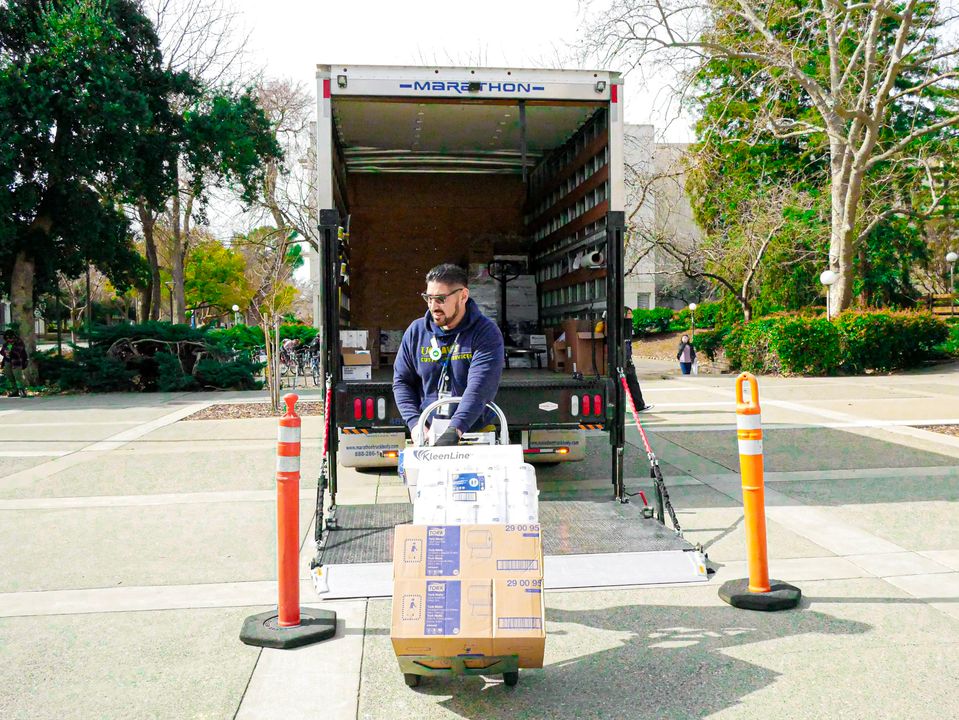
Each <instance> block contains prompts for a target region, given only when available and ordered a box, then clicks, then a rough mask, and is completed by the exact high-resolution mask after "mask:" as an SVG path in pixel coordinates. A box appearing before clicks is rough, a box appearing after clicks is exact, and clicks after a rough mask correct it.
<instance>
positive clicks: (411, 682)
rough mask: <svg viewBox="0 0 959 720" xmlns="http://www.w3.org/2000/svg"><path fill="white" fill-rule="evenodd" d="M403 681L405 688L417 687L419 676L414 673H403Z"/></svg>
mask: <svg viewBox="0 0 959 720" xmlns="http://www.w3.org/2000/svg"><path fill="white" fill-rule="evenodd" d="M403 680H404V681H405V682H406V686H407V687H417V686H418V685H419V684H420V676H419V675H415V674H414V673H403Z"/></svg>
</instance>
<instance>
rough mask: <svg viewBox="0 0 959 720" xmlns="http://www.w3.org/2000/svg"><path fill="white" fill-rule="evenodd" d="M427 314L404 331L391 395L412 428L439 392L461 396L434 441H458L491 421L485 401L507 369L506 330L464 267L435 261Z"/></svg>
mask: <svg viewBox="0 0 959 720" xmlns="http://www.w3.org/2000/svg"><path fill="white" fill-rule="evenodd" d="M422 296H423V299H424V300H425V301H426V306H427V312H426V314H425V315H424V316H423V317H421V318H419V319H418V320H415V321H414V322H413V323H412V324H411V325H410V326H409V327H408V328H407V329H406V332H405V333H404V334H403V341H402V343H401V344H400V349H399V352H398V353H397V355H396V361H395V363H394V365H393V396H394V397H395V398H396V406H397V407H398V408H399V410H400V414H401V415H402V416H403V420H404V421H405V422H406V424H407V425H408V426H409V428H410V430H411V431H412V430H413V428H415V427H416V423H417V421H418V420H419V417H420V412H421V411H422V410H423V409H424V408H425V407H426V406H427V405H429V404H430V403H431V402H433V401H435V400H436V399H437V398H439V397H462V398H463V400H462V401H461V402H460V404H459V405H457V406H453V407H452V408H451V409H452V410H453V415H452V417H451V419H450V424H449V427H448V428H447V429H446V430H445V431H444V432H443V433H442V434H441V435H440V436H439V437H438V438H436V439H435V440H434V443H433V444H434V445H456V444H457V443H459V440H460V438H461V437H462V436H463V433H464V432H469V431H475V430H479V429H482V428H483V427H484V426H486V425H489V424H490V423H491V422H492V416H493V413H492V412H491V411H489V410H487V409H486V403H488V402H491V401H492V400H493V398H494V397H495V396H496V391H497V389H498V388H499V381H500V378H501V377H502V375H503V365H504V359H505V354H504V350H503V334H502V333H501V332H500V330H499V328H498V327H496V325H495V324H494V323H493V321H492V320H490V319H489V318H488V317H486V316H485V315H483V313H482V312H480V309H479V307H477V305H476V303H475V302H474V301H473V300H471V299H470V293H469V288H468V287H467V276H466V271H465V270H463V269H462V268H461V267H458V266H456V265H450V264H444V265H437V266H436V267H435V268H433V269H432V270H430V271H429V272H428V273H427V274H426V292H425V293H422Z"/></svg>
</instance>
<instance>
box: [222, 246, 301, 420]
mask: <svg viewBox="0 0 959 720" xmlns="http://www.w3.org/2000/svg"><path fill="white" fill-rule="evenodd" d="M232 246H233V247H234V248H235V249H237V250H239V252H241V253H242V254H243V256H244V257H245V258H246V277H247V282H248V283H249V284H250V287H251V289H252V291H253V299H252V301H251V303H250V307H249V310H248V313H247V314H248V316H249V317H251V318H252V319H253V321H255V322H256V323H257V324H258V325H259V326H260V327H261V328H262V330H263V338H264V342H265V349H266V380H267V387H268V388H269V391H270V403H271V404H272V406H273V409H274V410H276V409H278V408H279V407H280V383H281V378H280V372H279V346H280V341H279V335H280V323H281V321H282V316H283V314H284V313H286V312H287V311H288V310H290V308H291V307H292V306H293V303H294V301H295V299H296V295H297V289H296V288H295V287H294V286H293V285H292V284H291V283H290V280H291V278H292V275H293V269H294V268H293V265H292V263H291V262H290V258H289V250H290V246H291V242H290V237H289V236H288V235H286V234H284V232H282V231H280V230H277V229H276V228H269V227H261V228H257V229H256V230H254V231H252V232H250V233H248V234H247V235H245V236H243V237H239V238H235V239H234V241H233V245H232Z"/></svg>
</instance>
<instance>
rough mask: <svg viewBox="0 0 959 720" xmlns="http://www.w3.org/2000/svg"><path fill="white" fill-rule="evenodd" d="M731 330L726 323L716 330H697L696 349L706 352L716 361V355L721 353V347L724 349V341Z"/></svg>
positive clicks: (707, 355) (708, 356)
mask: <svg viewBox="0 0 959 720" xmlns="http://www.w3.org/2000/svg"><path fill="white" fill-rule="evenodd" d="M730 330H731V328H730V327H729V326H728V325H726V326H723V327H718V328H716V329H715V330H705V331H703V332H697V333H696V337H695V345H696V350H697V351H698V352H701V353H705V355H706V357H707V358H709V359H710V360H711V361H713V362H715V361H716V356H717V355H718V354H719V351H720V349H722V346H723V341H724V340H725V339H726V336H727V335H729V331H730Z"/></svg>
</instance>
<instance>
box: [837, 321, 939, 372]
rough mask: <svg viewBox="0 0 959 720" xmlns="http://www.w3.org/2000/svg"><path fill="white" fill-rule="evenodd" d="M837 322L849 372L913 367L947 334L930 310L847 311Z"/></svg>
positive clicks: (844, 361) (844, 362) (844, 365)
mask: <svg viewBox="0 0 959 720" xmlns="http://www.w3.org/2000/svg"><path fill="white" fill-rule="evenodd" d="M836 325H837V326H838V328H839V332H840V334H841V336H842V345H843V369H845V370H847V371H849V372H862V371H863V370H866V369H872V370H896V369H899V368H907V367H915V366H916V365H918V364H919V363H921V362H922V361H923V360H924V359H925V358H926V357H928V356H929V355H930V354H931V353H932V351H933V349H934V348H935V347H936V346H937V345H939V344H940V343H943V342H945V341H946V339H947V338H948V337H949V328H948V326H947V325H946V323H945V322H943V321H942V320H941V319H940V318H937V317H935V316H934V315H932V314H930V313H915V312H857V311H846V312H844V313H842V314H841V315H840V316H839V317H838V318H836Z"/></svg>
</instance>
